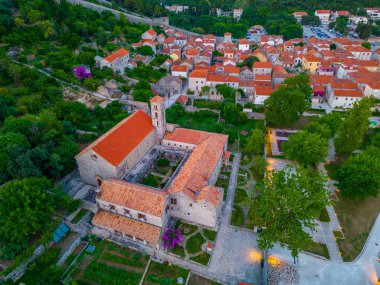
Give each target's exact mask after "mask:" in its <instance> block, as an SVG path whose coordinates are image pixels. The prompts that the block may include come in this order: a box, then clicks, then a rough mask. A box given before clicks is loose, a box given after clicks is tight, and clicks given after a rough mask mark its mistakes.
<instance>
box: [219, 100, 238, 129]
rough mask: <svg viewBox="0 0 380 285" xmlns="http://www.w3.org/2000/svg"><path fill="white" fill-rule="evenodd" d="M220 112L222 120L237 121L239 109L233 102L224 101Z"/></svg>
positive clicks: (229, 122)
mask: <svg viewBox="0 0 380 285" xmlns="http://www.w3.org/2000/svg"><path fill="white" fill-rule="evenodd" d="M222 113H223V118H224V120H225V121H226V123H228V124H236V123H237V122H238V121H239V110H238V108H237V107H236V105H235V104H234V103H230V102H229V103H226V104H225V105H224V107H223V112H222Z"/></svg>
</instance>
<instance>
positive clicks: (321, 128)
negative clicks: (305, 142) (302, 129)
mask: <svg viewBox="0 0 380 285" xmlns="http://www.w3.org/2000/svg"><path fill="white" fill-rule="evenodd" d="M306 131H307V132H309V133H315V134H319V135H320V136H321V137H322V138H325V139H329V138H331V137H332V131H331V130H330V127H329V126H328V125H327V124H324V123H323V124H320V123H318V122H316V121H313V122H310V123H309V125H308V126H307V128H306Z"/></svg>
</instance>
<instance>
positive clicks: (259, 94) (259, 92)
mask: <svg viewBox="0 0 380 285" xmlns="http://www.w3.org/2000/svg"><path fill="white" fill-rule="evenodd" d="M273 91H274V89H273V87H272V86H256V87H255V97H254V103H255V104H257V105H262V104H264V102H265V100H266V99H268V97H269V95H270V94H272V93H273Z"/></svg>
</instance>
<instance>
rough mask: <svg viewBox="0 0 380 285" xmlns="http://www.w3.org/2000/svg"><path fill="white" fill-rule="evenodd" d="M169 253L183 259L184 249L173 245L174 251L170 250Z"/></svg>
mask: <svg viewBox="0 0 380 285" xmlns="http://www.w3.org/2000/svg"><path fill="white" fill-rule="evenodd" d="M169 251H170V252H171V253H174V254H176V255H178V256H180V257H182V258H183V257H185V249H184V248H183V247H181V246H179V245H175V246H174V249H171V248H170V249H169Z"/></svg>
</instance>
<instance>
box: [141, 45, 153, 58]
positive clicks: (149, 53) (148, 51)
mask: <svg viewBox="0 0 380 285" xmlns="http://www.w3.org/2000/svg"><path fill="white" fill-rule="evenodd" d="M137 52H138V53H139V54H141V55H144V56H153V55H154V51H153V50H152V48H151V47H150V46H142V47H139V48H138V49H137Z"/></svg>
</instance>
